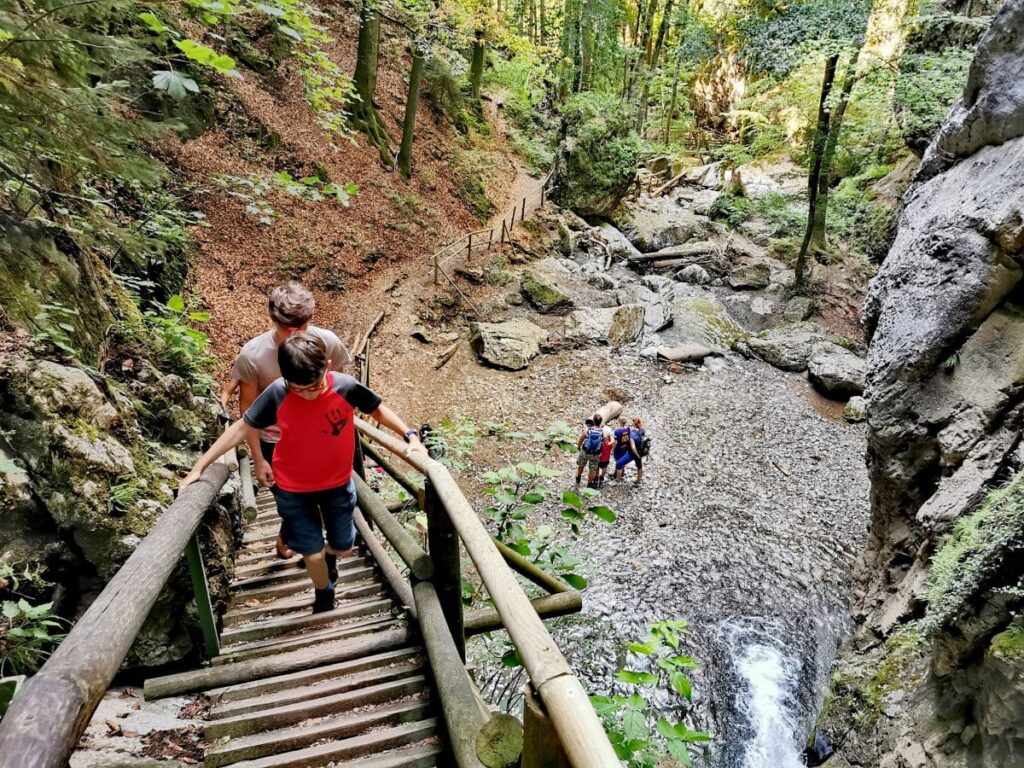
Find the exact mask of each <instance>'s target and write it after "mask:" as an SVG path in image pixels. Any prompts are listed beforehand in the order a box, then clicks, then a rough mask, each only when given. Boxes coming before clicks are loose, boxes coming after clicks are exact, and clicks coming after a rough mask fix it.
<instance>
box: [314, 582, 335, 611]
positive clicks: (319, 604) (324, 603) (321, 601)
mask: <svg viewBox="0 0 1024 768" xmlns="http://www.w3.org/2000/svg"><path fill="white" fill-rule="evenodd" d="M333 610H334V582H333V581H332V582H331V583H330V584H328V585H327V589H314V590H313V613H324V612H326V611H333Z"/></svg>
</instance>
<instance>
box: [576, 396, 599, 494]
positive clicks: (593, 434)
mask: <svg viewBox="0 0 1024 768" xmlns="http://www.w3.org/2000/svg"><path fill="white" fill-rule="evenodd" d="M583 423H584V425H585V426H584V430H583V434H581V435H580V439H579V440H577V441H576V448H577V449H578V450H579V453H578V454H577V456H576V485H579V484H580V480H581V479H582V478H583V470H584V469H587V487H588V488H594V487H595V486H596V485H597V465H598V461H599V460H600V458H601V443H602V442H603V440H604V431H603V430H602V429H601V415H600V414H595V415H594V417H593V418H590V419H587V420H586V421H584V422H583Z"/></svg>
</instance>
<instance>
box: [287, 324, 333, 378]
mask: <svg viewBox="0 0 1024 768" xmlns="http://www.w3.org/2000/svg"><path fill="white" fill-rule="evenodd" d="M277 364H278V365H279V366H281V375H282V376H284V379H285V381H287V382H289V383H290V384H295V385H297V386H300V387H306V386H309V385H310V384H314V383H315V382H317V381H319V380H320V379H321V378H323V375H324V374H325V373H327V347H326V345H325V344H324V342H323V339H321V338H320V337H319V336H314V335H313V334H311V333H306V332H305V331H302V332H300V333H296V334H293V335H291V336H289V337H288V338H287V339H285V340H284V342H283V343H282V344H281V346H279V347H278V348H277Z"/></svg>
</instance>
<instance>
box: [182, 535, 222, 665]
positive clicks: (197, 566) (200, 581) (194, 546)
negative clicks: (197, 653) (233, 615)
mask: <svg viewBox="0 0 1024 768" xmlns="http://www.w3.org/2000/svg"><path fill="white" fill-rule="evenodd" d="M185 558H186V560H188V575H189V576H191V577H192V590H193V591H194V592H195V595H196V612H197V613H198V614H199V626H200V627H202V629H203V644H204V645H205V646H206V655H207V656H208V657H210V658H211V659H212V658H213V657H215V656H220V638H219V637H217V620H216V618H215V617H214V615H213V605H212V604H211V603H210V587H209V585H208V584H207V583H206V567H205V566H204V565H203V553H202V552H201V551H200V549H199V539H198V537H196V536H193V537H192V538H191V539H190V540H189V542H188V544H187V545H186V546H185Z"/></svg>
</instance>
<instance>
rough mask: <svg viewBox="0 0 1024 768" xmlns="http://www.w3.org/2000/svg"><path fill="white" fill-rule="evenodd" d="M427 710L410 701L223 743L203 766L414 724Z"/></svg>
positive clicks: (417, 701)
mask: <svg viewBox="0 0 1024 768" xmlns="http://www.w3.org/2000/svg"><path fill="white" fill-rule="evenodd" d="M428 708H429V704H428V702H427V700H426V699H423V698H419V699H410V700H407V701H398V702H392V703H388V704H385V705H383V706H380V707H374V708H372V709H367V710H363V711H360V712H353V713H351V714H346V715H340V716H332V717H327V718H323V719H320V720H317V721H316V722H314V723H311V724H310V723H303V724H301V725H297V726H292V727H289V728H279V729H277V730H273V731H267V732H264V733H256V734H253V735H252V736H240V737H236V738H232V739H227V740H226V742H225V743H224V744H223V745H217V746H214V747H212V748H210V749H207V750H206V760H205V762H204V764H205V765H206V766H209V767H210V768H219V766H222V765H230V764H231V763H237V762H238V761H239V760H252V759H254V758H258V757H265V756H267V755H276V754H280V753H281V752H287V751H289V750H296V749H301V748H303V747H308V746H310V745H312V744H315V743H316V742H318V741H323V740H324V739H344V738H350V737H352V736H358V735H359V734H362V733H366V732H367V731H369V730H370V729H371V728H379V727H380V726H383V725H396V724H398V723H408V722H415V721H418V720H422V719H423V718H425V717H427V715H428V714H429V712H428V711H427V710H428Z"/></svg>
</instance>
